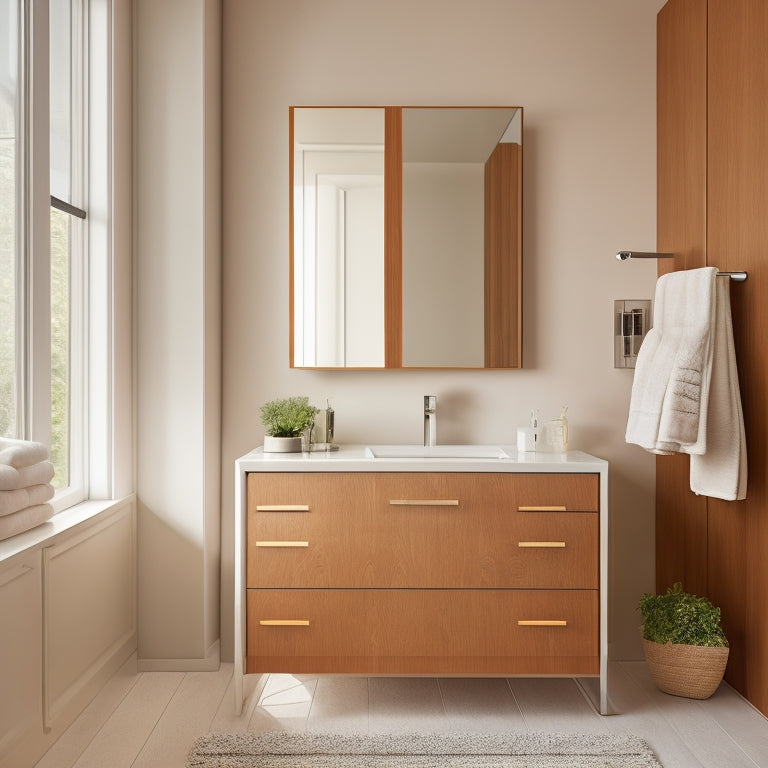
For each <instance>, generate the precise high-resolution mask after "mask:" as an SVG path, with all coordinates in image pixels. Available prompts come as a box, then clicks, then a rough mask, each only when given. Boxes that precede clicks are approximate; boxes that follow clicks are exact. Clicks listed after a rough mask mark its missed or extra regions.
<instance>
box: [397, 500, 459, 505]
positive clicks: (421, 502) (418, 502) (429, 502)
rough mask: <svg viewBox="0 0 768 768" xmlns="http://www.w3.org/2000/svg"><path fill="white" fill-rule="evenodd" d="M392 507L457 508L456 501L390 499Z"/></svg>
mask: <svg viewBox="0 0 768 768" xmlns="http://www.w3.org/2000/svg"><path fill="white" fill-rule="evenodd" d="M389 503H390V504H391V505H392V506H393V507H458V506H459V500H458V499H390V500H389Z"/></svg>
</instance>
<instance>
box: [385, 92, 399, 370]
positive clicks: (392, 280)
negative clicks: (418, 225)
mask: <svg viewBox="0 0 768 768" xmlns="http://www.w3.org/2000/svg"><path fill="white" fill-rule="evenodd" d="M402 214H403V108H402V107H385V108H384V367H385V368H401V367H402V365H403V215H402Z"/></svg>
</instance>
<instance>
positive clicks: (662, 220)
mask: <svg viewBox="0 0 768 768" xmlns="http://www.w3.org/2000/svg"><path fill="white" fill-rule="evenodd" d="M658 21H659V24H658V125H659V133H658V152H659V167H658V179H659V190H658V248H659V250H662V251H672V252H675V253H676V254H678V255H677V256H676V258H675V259H674V262H673V263H672V264H669V263H665V262H660V264H659V268H660V272H663V271H665V270H669V269H690V268H694V267H701V266H705V265H707V266H716V267H718V269H720V270H722V271H741V270H745V271H747V272H748V274H749V279H748V280H747V282H745V283H741V284H732V285H731V305H732V316H733V328H734V339H735V346H736V357H737V363H738V369H739V384H740V389H741V398H742V404H743V408H744V417H745V423H746V426H747V452H748V459H749V470H750V472H749V477H750V479H749V485H748V488H747V499H746V500H745V501H743V502H723V501H719V500H717V499H704V498H700V497H693V496H692V494H690V492H689V491H688V490H687V486H688V474H687V468H688V462H687V459H681V458H676V459H674V460H673V459H670V458H667V457H661V458H659V459H658V460H657V581H658V582H659V587H660V588H661V587H662V586H663V585H664V586H666V585H668V583H670V582H671V581H672V580H682V581H683V582H684V584H685V585H686V587H687V588H688V589H691V590H694V591H700V592H701V593H703V594H707V595H708V596H709V597H710V598H711V599H712V600H713V602H715V603H716V604H717V605H719V606H720V607H721V610H722V614H723V624H724V628H725V631H726V634H727V635H728V637H729V640H730V643H731V653H730V659H729V663H728V669H727V671H726V679H727V680H728V681H729V682H730V683H731V684H733V685H734V686H735V687H736V688H737V689H738V690H739V691H740V692H742V693H743V694H744V695H746V696H747V697H748V698H749V699H750V701H751V702H752V703H753V704H754V705H755V706H757V707H758V708H759V709H761V710H762V711H763V713H766V714H768V647H766V644H765V641H764V638H765V637H766V636H767V635H768V609H766V607H765V595H766V594H767V593H768V559H766V557H765V554H764V553H765V551H766V548H767V547H768V490H767V489H766V481H765V466H766V442H767V441H768V409H767V407H766V397H765V391H766V374H765V371H766V352H765V349H766V345H767V344H768V331H767V330H766V320H768V309H767V308H766V301H765V296H766V292H768V271H767V270H766V262H768V257H766V255H765V242H766V239H767V238H768V217H766V216H765V211H766V210H767V209H768V191H767V189H768V188H767V187H766V183H765V179H766V178H768V153H766V149H765V148H766V144H768V129H767V128H766V126H768V101H767V100H766V98H765V94H766V93H768V58H767V57H766V56H765V51H766V47H767V46H768V5H766V3H765V2H763V0H670V2H668V3H667V5H666V6H665V7H664V8H663V9H662V10H661V12H660V13H659V17H658ZM702 73H703V74H702ZM702 156H704V157H705V160H704V161H702ZM702 557H705V558H706V561H705V562H702ZM681 574H682V576H681ZM702 582H703V587H702V586H700V585H702Z"/></svg>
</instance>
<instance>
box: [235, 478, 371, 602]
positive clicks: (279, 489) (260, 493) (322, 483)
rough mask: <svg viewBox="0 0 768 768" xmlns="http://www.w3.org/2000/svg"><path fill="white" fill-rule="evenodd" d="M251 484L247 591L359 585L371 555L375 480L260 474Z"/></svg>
mask: <svg viewBox="0 0 768 768" xmlns="http://www.w3.org/2000/svg"><path fill="white" fill-rule="evenodd" d="M247 482H248V521H247V555H246V585H247V586H248V587H259V586H268V587H277V586H280V587H293V586H303V587H327V586H333V585H335V584H338V583H341V584H345V585H355V584H356V582H357V581H358V580H359V579H360V578H361V574H360V567H359V564H360V563H361V562H365V561H366V559H368V558H369V557H370V555H369V545H370V538H371V532H370V531H369V530H367V529H368V527H369V522H368V521H370V518H371V510H372V508H373V477H372V476H371V475H370V474H368V473H363V472H333V473H330V472H329V473H306V472H298V473H293V472H291V473H278V472H257V473H249V475H248V480H247Z"/></svg>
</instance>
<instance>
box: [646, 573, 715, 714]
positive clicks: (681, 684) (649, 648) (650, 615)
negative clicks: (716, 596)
mask: <svg viewBox="0 0 768 768" xmlns="http://www.w3.org/2000/svg"><path fill="white" fill-rule="evenodd" d="M638 608H639V609H640V613H641V614H642V616H643V649H644V650H645V658H646V661H647V662H648V667H649V669H650V671H651V675H652V677H653V680H654V682H655V683H656V686H657V687H658V688H659V689H660V690H662V691H664V692H665V693H671V694H673V695H675V696H686V697H688V698H694V699H706V698H709V696H711V695H712V694H713V693H714V692H715V690H716V689H717V686H718V685H719V684H720V681H721V680H722V678H723V674H724V672H725V666H726V664H727V662H728V640H727V639H726V637H725V634H724V632H723V629H722V627H721V625H720V609H719V608H717V607H716V606H714V605H713V604H712V603H711V602H710V601H709V600H708V599H707V598H706V597H697V596H696V595H693V594H690V593H689V592H685V591H683V587H682V584H680V582H677V583H676V584H674V585H673V586H671V587H670V588H669V589H667V591H666V594H663V595H651V594H648V593H646V594H644V595H643V596H642V597H641V598H640V602H639V604H638Z"/></svg>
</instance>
